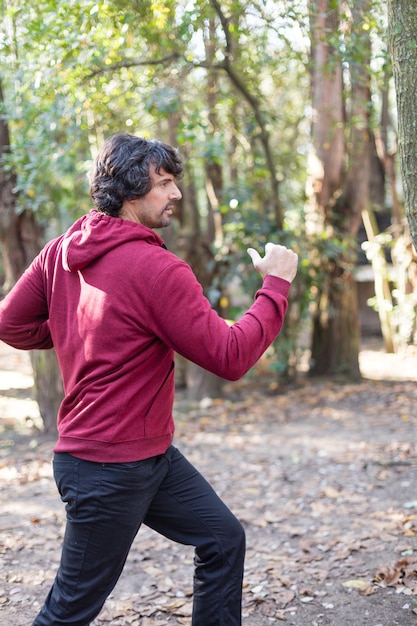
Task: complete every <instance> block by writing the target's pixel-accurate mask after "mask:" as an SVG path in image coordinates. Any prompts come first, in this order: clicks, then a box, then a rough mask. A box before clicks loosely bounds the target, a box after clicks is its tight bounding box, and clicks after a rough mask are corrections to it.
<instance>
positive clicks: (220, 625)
mask: <svg viewBox="0 0 417 626" xmlns="http://www.w3.org/2000/svg"><path fill="white" fill-rule="evenodd" d="M54 476H55V480H56V483H57V486H58V490H59V493H60V494H61V498H62V500H63V501H64V502H65V503H66V511H67V523H66V529H65V536H64V542H63V547H62V556H61V563H60V567H59V569H58V572H57V576H56V579H55V581H54V584H53V586H52V588H51V590H50V592H49V594H48V596H47V598H46V600H45V604H44V606H43V607H42V609H41V611H40V613H39V615H38V616H37V618H36V619H35V621H34V623H33V626H61V625H63V624H67V625H68V624H71V626H87V625H88V624H90V623H91V622H92V621H93V620H94V619H95V617H96V616H97V615H98V613H99V612H100V610H101V608H102V606H103V604H104V602H105V600H106V598H107V596H108V595H109V594H110V592H111V591H112V589H113V588H114V586H115V584H116V582H117V580H118V578H119V576H120V574H121V573H122V570H123V567H124V564H125V561H126V558H127V555H128V553H129V550H130V547H131V545H132V541H133V539H134V538H135V535H136V534H137V532H138V530H139V528H140V525H141V524H142V522H143V523H144V524H146V525H147V526H149V527H150V528H153V529H154V530H156V531H157V532H158V533H161V534H162V535H164V536H165V537H168V538H169V539H172V540H173V541H177V542H179V543H182V544H186V545H193V546H195V559H194V562H195V574H194V603H193V617H192V625H193V626H240V624H241V600H242V578H243V562H244V553H245V535H244V531H243V528H242V526H241V524H240V523H239V521H238V520H237V519H236V518H235V517H234V515H233V514H232V513H231V512H230V510H229V509H228V508H227V507H226V505H225V504H224V503H223V502H222V501H221V500H220V498H219V497H218V496H217V495H216V493H215V492H214V490H213V489H212V488H211V487H210V485H209V484H208V483H207V481H206V480H205V479H204V478H203V477H202V476H201V474H199V472H198V471H197V470H196V469H195V468H194V467H193V466H192V465H191V464H190V463H189V462H188V461H187V459H186V458H185V457H184V456H183V455H182V454H181V453H180V452H179V451H178V450H177V449H176V448H174V447H173V446H171V447H170V448H169V449H168V451H167V452H166V454H163V455H160V456H157V457H153V458H151V459H146V460H144V461H138V462H136V463H91V462H89V461H82V460H80V459H77V458H75V457H73V456H71V455H69V454H64V453H59V454H56V455H55V458H54Z"/></svg>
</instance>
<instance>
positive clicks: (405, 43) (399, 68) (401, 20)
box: [388, 0, 417, 249]
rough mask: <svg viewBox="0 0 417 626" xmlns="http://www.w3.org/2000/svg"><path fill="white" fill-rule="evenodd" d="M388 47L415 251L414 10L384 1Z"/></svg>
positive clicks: (403, 2)
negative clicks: (387, 21) (386, 4)
mask: <svg viewBox="0 0 417 626" xmlns="http://www.w3.org/2000/svg"><path fill="white" fill-rule="evenodd" d="M388 20H389V44H390V53H391V58H392V66H393V71H394V79H395V88H396V94H397V109H398V148H399V155H400V164H401V173H402V181H403V188H404V200H405V208H406V214H407V218H408V223H409V225H410V231H411V236H412V239H413V242H414V247H415V248H416V249H417V132H416V128H417V47H416V42H417V6H416V3H415V2H410V0H388Z"/></svg>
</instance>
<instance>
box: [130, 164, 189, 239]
mask: <svg viewBox="0 0 417 626" xmlns="http://www.w3.org/2000/svg"><path fill="white" fill-rule="evenodd" d="M149 173H150V175H151V178H152V181H153V187H152V189H151V190H150V192H149V193H147V194H146V196H143V198H137V199H136V200H126V201H125V202H124V204H123V207H122V210H121V213H120V217H122V218H123V219H127V220H131V221H133V222H137V223H138V224H143V225H144V226H147V227H148V228H164V227H165V226H169V224H170V222H171V215H172V213H173V210H174V204H173V203H174V202H175V201H176V200H181V198H182V194H181V192H180V190H179V189H178V187H177V184H176V182H175V177H174V176H173V175H172V174H168V172H166V171H165V170H164V169H163V168H161V169H160V171H159V174H158V173H157V172H156V171H155V166H154V165H151V166H150V168H149Z"/></svg>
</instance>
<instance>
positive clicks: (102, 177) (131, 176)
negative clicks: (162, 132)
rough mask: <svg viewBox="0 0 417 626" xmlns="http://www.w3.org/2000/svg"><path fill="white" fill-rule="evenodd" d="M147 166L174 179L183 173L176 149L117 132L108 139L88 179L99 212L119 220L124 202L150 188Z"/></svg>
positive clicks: (150, 182) (150, 179) (154, 141)
mask: <svg viewBox="0 0 417 626" xmlns="http://www.w3.org/2000/svg"><path fill="white" fill-rule="evenodd" d="M150 165H153V166H154V167H155V170H156V172H157V173H158V174H159V173H160V170H161V168H162V169H164V170H165V171H166V172H168V174H172V175H173V176H175V178H176V179H179V178H181V176H182V173H183V167H182V158H181V156H180V154H179V152H178V150H177V149H176V148H173V147H172V146H169V145H168V144H165V143H162V142H161V141H158V140H149V139H143V138H142V137H136V136H135V135H130V134H129V133H120V134H118V135H114V136H113V137H110V138H109V139H107V141H106V142H105V143H104V145H103V147H102V149H101V150H100V152H99V153H98V155H97V157H96V159H95V162H94V169H93V171H92V173H91V176H90V195H91V198H92V200H93V202H94V204H95V206H96V208H97V210H98V211H100V212H101V213H106V214H107V215H111V216H112V217H118V216H119V214H120V210H121V208H122V205H123V202H124V201H125V200H133V199H136V198H142V197H143V196H145V195H146V194H147V193H149V191H150V190H151V189H152V178H151V176H150V173H149V168H150Z"/></svg>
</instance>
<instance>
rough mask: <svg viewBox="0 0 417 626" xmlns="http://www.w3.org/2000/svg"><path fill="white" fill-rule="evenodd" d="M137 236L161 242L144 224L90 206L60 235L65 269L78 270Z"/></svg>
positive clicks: (158, 244) (140, 238)
mask: <svg viewBox="0 0 417 626" xmlns="http://www.w3.org/2000/svg"><path fill="white" fill-rule="evenodd" d="M136 240H142V241H143V240H145V241H146V242H147V243H150V244H153V245H156V246H162V244H163V243H164V242H163V239H162V238H161V237H160V236H159V235H158V234H157V233H155V232H154V231H153V230H151V229H150V228H148V227H147V226H143V225H142V224H136V222H131V221H130V220H124V219H122V218H120V217H111V216H110V215H105V214H104V213H99V212H98V211H96V210H95V209H93V210H92V211H90V213H88V215H84V217H81V218H80V219H79V220H77V221H76V222H75V223H74V224H73V225H72V226H71V228H70V229H69V230H68V231H67V232H66V233H65V234H64V235H63V239H62V265H63V268H64V270H66V271H67V272H77V271H78V270H81V269H83V268H84V267H86V266H87V265H90V263H93V262H94V261H95V260H97V259H98V258H100V257H102V256H104V255H105V254H107V252H109V251H110V250H113V249H114V248H117V247H118V246H120V245H121V244H124V243H127V242H129V241H136Z"/></svg>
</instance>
